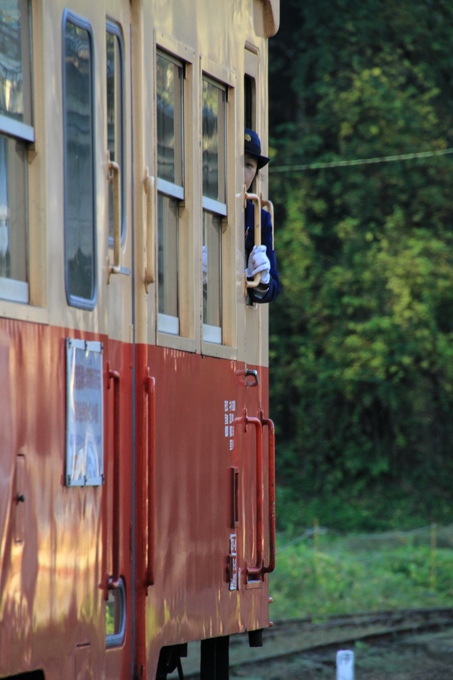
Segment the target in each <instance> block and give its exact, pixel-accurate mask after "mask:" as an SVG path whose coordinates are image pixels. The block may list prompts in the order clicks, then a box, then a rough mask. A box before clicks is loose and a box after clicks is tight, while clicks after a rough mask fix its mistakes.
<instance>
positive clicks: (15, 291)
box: [0, 0, 34, 303]
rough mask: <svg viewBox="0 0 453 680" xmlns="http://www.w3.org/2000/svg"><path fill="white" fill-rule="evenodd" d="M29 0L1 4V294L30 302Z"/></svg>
mask: <svg viewBox="0 0 453 680" xmlns="http://www.w3.org/2000/svg"><path fill="white" fill-rule="evenodd" d="M30 22H31V14H30V7H29V2H28V0H9V1H8V2H7V3H2V6H1V8H0V297H1V298H5V299H8V300H14V301H16V302H25V303H27V302H29V286H28V262H27V258H28V247H27V238H28V233H27V231H28V229H27V227H28V225H27V220H28V205H27V202H28V196H27V193H28V192H27V166H28V163H27V144H28V143H30V142H34V129H33V120H32V82H31V31H30Z"/></svg>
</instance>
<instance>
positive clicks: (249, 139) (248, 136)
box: [244, 132, 252, 142]
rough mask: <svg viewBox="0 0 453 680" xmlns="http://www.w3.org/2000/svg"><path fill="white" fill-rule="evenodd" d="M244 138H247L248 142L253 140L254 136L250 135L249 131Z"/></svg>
mask: <svg viewBox="0 0 453 680" xmlns="http://www.w3.org/2000/svg"><path fill="white" fill-rule="evenodd" d="M244 139H245V141H246V142H251V141H252V138H251V137H250V135H249V133H248V132H247V134H246V135H245V136H244Z"/></svg>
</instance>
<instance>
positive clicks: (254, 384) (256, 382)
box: [245, 368, 260, 387]
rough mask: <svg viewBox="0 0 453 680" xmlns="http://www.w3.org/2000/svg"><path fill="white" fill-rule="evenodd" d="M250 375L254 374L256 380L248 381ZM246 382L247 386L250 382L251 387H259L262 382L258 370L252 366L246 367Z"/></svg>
mask: <svg viewBox="0 0 453 680" xmlns="http://www.w3.org/2000/svg"><path fill="white" fill-rule="evenodd" d="M249 375H253V377H254V378H255V380H252V382H251V383H247V378H248V376H249ZM245 384H246V386H247V384H248V386H249V387H257V386H258V385H259V384H260V378H259V375H258V371H257V370H256V369H252V368H247V369H246V371H245Z"/></svg>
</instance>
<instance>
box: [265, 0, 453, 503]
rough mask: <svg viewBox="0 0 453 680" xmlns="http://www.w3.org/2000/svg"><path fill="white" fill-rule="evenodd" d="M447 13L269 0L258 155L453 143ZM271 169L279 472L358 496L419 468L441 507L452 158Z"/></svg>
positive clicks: (408, 482) (446, 464)
mask: <svg viewBox="0 0 453 680" xmlns="http://www.w3.org/2000/svg"><path fill="white" fill-rule="evenodd" d="M434 7H435V9H434ZM452 20H453V6H451V4H449V3H446V2H437V3H436V4H435V5H433V3H431V2H429V1H428V0H424V1H422V2H419V3H418V4H416V5H415V6H414V5H413V4H409V3H408V2H405V1H403V2H402V3H398V5H397V6H395V4H394V3H391V2H390V0H380V1H378V2H373V3H371V2H370V1H369V0H362V1H361V2H357V1H352V2H351V1H347V2H346V0H345V1H343V0H336V2H330V1H329V2H327V1H326V0H321V2H318V3H299V2H297V1H296V0H286V2H285V3H282V25H281V29H280V32H279V33H278V34H277V37H276V38H275V39H274V41H273V43H272V46H271V56H270V59H271V81H270V86H271V120H270V122H271V136H272V142H271V144H272V153H273V163H272V165H273V166H274V167H278V166H283V165H284V166H287V165H294V164H300V163H304V164H307V163H313V162H320V161H334V160H338V159H341V160H347V159H360V158H364V159H365V158H372V157H382V156H388V155H398V154H407V153H413V152H419V151H431V150H443V149H447V148H450V147H453V138H452V130H453V125H452V123H453V87H452V84H453V79H452V76H453V68H452V66H453V63H452V62H453V52H452V51H451V38H452V33H453V28H452V27H453V21H452ZM294 26H296V27H297V28H296V30H294ZM270 178H271V190H272V194H273V196H274V197H278V200H277V201H276V203H277V206H276V226H277V231H276V244H277V245H276V248H277V255H278V262H279V266H280V270H281V280H282V288H283V293H282V295H281V296H280V298H279V300H278V301H277V302H276V303H275V305H274V306H273V307H272V310H271V367H272V369H271V386H272V388H271V401H272V404H273V409H274V411H275V415H276V420H277V428H278V429H277V432H278V438H279V443H280V446H279V452H280V455H279V463H278V476H279V481H280V484H281V485H282V486H283V487H285V488H286V489H292V490H293V491H294V493H296V494H297V493H300V491H301V490H303V493H304V496H305V497H307V496H308V497H318V498H320V497H322V498H324V497H332V496H334V495H339V496H341V495H344V496H346V497H348V498H351V497H352V498H357V499H358V502H361V501H362V500H363V497H364V494H365V492H366V493H370V492H372V490H374V493H379V494H381V492H382V489H383V488H387V489H389V488H392V487H396V488H397V487H399V486H401V485H402V484H403V485H404V486H405V488H406V490H407V493H409V494H412V496H413V497H414V498H415V497H420V495H421V494H422V495H423V493H422V492H423V490H424V489H425V487H426V484H427V483H428V484H431V485H432V489H433V494H432V497H434V492H435V494H436V497H437V498H445V499H446V502H447V501H448V502H447V505H448V508H449V507H450V503H451V500H452V497H451V494H450V491H449V486H450V485H449V479H448V477H447V475H449V474H451V472H453V470H452V463H451V462H450V459H451V456H450V447H451V445H452V441H453V424H452V423H453V418H452V417H451V414H452V413H453V362H452V354H453V342H452V341H453V314H452V312H453V248H452V246H453V234H452V226H451V225H452V224H453V206H452V205H451V200H450V195H451V189H450V187H451V186H452V183H453V160H452V157H449V156H443V157H436V158H433V159H430V160H423V161H417V160H415V161H410V162H407V161H400V162H393V163H385V164H384V163H383V164H377V165H362V166H353V167H348V168H344V167H343V168H334V169H326V170H309V171H304V172H295V173H291V174H288V173H284V174H283V173H282V174H279V173H277V172H274V173H273V174H271V175H270ZM425 496H426V494H425ZM444 505H445V504H444Z"/></svg>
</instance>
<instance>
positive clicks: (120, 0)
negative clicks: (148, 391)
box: [97, 0, 134, 680]
mask: <svg viewBox="0 0 453 680" xmlns="http://www.w3.org/2000/svg"><path fill="white" fill-rule="evenodd" d="M98 39H99V48H98V55H99V56H98V66H97V68H98V69H102V70H103V76H104V77H103V79H102V82H103V83H104V86H103V92H102V93H100V95H101V96H100V101H102V102H103V104H104V106H102V107H101V109H102V112H103V115H102V117H101V118H102V120H100V121H99V125H100V126H101V127H102V135H103V140H104V149H103V152H104V163H103V166H104V168H105V172H104V177H103V182H102V187H103V189H104V192H103V195H102V202H103V206H104V222H103V227H104V240H105V241H107V242H108V255H107V258H106V262H105V269H104V272H105V275H104V276H103V277H102V280H101V281H100V283H101V284H102V286H103V287H104V290H105V296H106V307H107V319H108V321H107V324H108V350H107V352H105V357H106V361H105V364H104V366H105V384H106V388H107V389H106V408H105V411H106V418H105V421H106V429H105V431H106V439H107V447H108V448H107V452H108V453H107V456H106V461H107V464H106V470H105V478H106V485H105V497H104V513H105V514H104V537H103V539H104V540H103V542H104V549H105V567H106V569H105V573H104V582H103V585H104V591H103V593H104V598H105V599H106V623H105V636H106V652H105V655H106V658H105V677H106V679H107V680H117V679H118V678H122V677H129V676H130V671H131V656H132V645H133V610H134V607H133V598H134V576H133V571H132V564H133V560H131V551H130V544H131V534H132V528H131V525H132V522H133V509H132V508H133V476H134V473H133V458H134V456H133V447H134V424H133V412H134V392H133V383H134V380H133V366H134V316H133V284H132V282H133V241H134V233H133V229H134V220H133V207H132V194H133V187H132V166H131V158H132V104H131V83H130V69H131V55H130V49H131V48H130V45H131V9H130V2H129V1H128V0H127V1H126V0H117V1H116V2H109V3H108V4H107V3H106V4H105V6H104V16H103V25H102V26H101V25H100V26H99V36H98Z"/></svg>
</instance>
